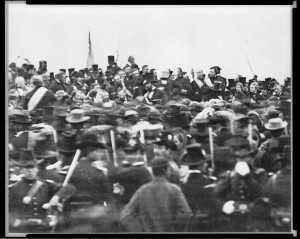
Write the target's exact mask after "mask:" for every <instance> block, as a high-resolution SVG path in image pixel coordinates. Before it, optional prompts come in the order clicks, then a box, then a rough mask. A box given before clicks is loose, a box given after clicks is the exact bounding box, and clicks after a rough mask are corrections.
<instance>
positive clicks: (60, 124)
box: [52, 115, 69, 131]
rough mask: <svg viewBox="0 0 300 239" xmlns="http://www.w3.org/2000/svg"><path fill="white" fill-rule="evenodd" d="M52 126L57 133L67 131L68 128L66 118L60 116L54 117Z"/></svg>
mask: <svg viewBox="0 0 300 239" xmlns="http://www.w3.org/2000/svg"><path fill="white" fill-rule="evenodd" d="M52 126H53V128H54V129H55V130H57V131H66V130H68V129H69V127H67V122H66V116H61V115H57V116H54V120H53V122H52Z"/></svg>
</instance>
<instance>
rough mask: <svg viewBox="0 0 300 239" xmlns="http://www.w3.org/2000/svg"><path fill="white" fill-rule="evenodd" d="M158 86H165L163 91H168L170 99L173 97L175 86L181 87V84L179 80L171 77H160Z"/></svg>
mask: <svg viewBox="0 0 300 239" xmlns="http://www.w3.org/2000/svg"><path fill="white" fill-rule="evenodd" d="M157 87H158V88H160V87H162V88H163V91H164V92H165V93H166V95H167V97H168V99H171V98H172V97H173V89H174V88H178V89H179V88H180V85H179V83H178V82H176V81H174V80H172V79H170V78H160V79H159V80H158V84H157Z"/></svg>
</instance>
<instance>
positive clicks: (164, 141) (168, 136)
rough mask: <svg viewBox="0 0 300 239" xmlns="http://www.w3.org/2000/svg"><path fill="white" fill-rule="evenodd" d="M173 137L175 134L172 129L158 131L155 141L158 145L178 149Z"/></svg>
mask: <svg viewBox="0 0 300 239" xmlns="http://www.w3.org/2000/svg"><path fill="white" fill-rule="evenodd" d="M173 139H174V136H173V134H172V132H171V131H170V130H163V131H161V132H159V133H158V136H157V137H156V138H155V141H154V142H153V143H154V144H156V145H164V146H166V148H167V149H171V150H176V149H177V146H176V144H175V143H174V141H173Z"/></svg>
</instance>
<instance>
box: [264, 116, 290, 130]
mask: <svg viewBox="0 0 300 239" xmlns="http://www.w3.org/2000/svg"><path fill="white" fill-rule="evenodd" d="M286 126H287V122H286V121H283V120H282V119H281V118H273V119H270V120H269V122H268V123H266V124H265V128H266V129H267V130H277V129H283V128H285V127H286Z"/></svg>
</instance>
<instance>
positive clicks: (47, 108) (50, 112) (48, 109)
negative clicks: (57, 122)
mask: <svg viewBox="0 0 300 239" xmlns="http://www.w3.org/2000/svg"><path fill="white" fill-rule="evenodd" d="M53 113H54V106H45V107H43V116H44V117H45V116H53Z"/></svg>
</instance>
